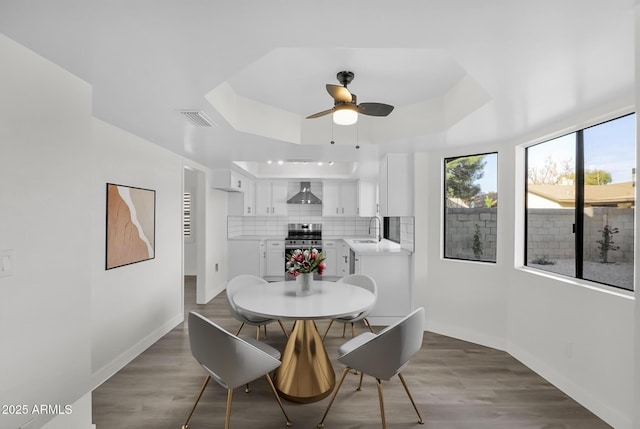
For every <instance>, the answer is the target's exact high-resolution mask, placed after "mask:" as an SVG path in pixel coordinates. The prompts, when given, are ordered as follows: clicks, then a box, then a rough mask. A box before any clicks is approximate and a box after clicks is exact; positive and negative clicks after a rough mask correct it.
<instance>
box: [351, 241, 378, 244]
mask: <svg viewBox="0 0 640 429" xmlns="http://www.w3.org/2000/svg"><path fill="white" fill-rule="evenodd" d="M353 242H354V243H360V244H376V243H377V241H376V240H353Z"/></svg>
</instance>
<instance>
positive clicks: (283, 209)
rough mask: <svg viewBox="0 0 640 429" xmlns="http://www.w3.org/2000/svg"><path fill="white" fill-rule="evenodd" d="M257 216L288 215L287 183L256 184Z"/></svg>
mask: <svg viewBox="0 0 640 429" xmlns="http://www.w3.org/2000/svg"><path fill="white" fill-rule="evenodd" d="M255 195H256V210H255V211H256V216H286V215H287V182H278V181H273V182H270V181H264V180H260V181H257V182H256V194H255Z"/></svg>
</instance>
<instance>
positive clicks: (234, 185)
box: [211, 169, 246, 192]
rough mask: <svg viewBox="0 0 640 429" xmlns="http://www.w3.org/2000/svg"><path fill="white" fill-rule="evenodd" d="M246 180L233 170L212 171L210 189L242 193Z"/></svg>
mask: <svg viewBox="0 0 640 429" xmlns="http://www.w3.org/2000/svg"><path fill="white" fill-rule="evenodd" d="M245 179H246V178H245V177H244V176H243V175H242V174H240V173H237V172H235V171H233V170H229V169H226V170H213V171H212V172H211V187H212V188H215V189H222V190H223V191H228V192H242V191H243V186H244V184H245V183H244V180H245Z"/></svg>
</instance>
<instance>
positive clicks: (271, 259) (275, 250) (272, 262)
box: [265, 240, 285, 280]
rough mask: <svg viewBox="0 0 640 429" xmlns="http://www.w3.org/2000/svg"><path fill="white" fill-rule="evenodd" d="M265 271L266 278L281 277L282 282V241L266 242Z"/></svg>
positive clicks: (283, 256)
mask: <svg viewBox="0 0 640 429" xmlns="http://www.w3.org/2000/svg"><path fill="white" fill-rule="evenodd" d="M266 254H267V270H266V273H265V276H266V277H281V280H284V263H285V261H284V258H285V249H284V240H267V242H266Z"/></svg>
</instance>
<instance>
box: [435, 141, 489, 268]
mask: <svg viewBox="0 0 640 429" xmlns="http://www.w3.org/2000/svg"><path fill="white" fill-rule="evenodd" d="M486 155H495V157H496V194H497V195H499V194H500V193H499V190H498V185H499V183H498V180H497V177H498V169H499V166H498V164H499V151H498V150H494V151H488V152H480V153H472V154H467V155H455V156H449V157H443V158H442V176H441V177H442V198H441V203H442V258H443V259H445V260H453V261H465V262H476V263H486V264H496V263H497V262H498V249H497V246H496V249H495V252H496V254H495V259H494V260H489V259H474V258H464V257H455V256H447V208H448V207H447V163H448V162H451V161H453V160H456V159H460V158H470V157H474V156H486ZM498 200H499V198H498ZM497 224H498V219H497V207H496V245H497V242H498V241H497V240H498V238H497V229H498V226H497Z"/></svg>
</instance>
